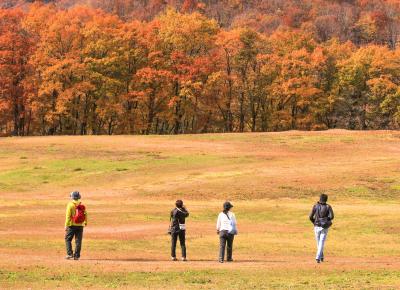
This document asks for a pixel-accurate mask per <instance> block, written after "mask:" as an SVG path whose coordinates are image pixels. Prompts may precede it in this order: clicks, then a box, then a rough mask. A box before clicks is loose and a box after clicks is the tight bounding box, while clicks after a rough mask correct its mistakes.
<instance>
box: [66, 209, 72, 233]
mask: <svg viewBox="0 0 400 290" xmlns="http://www.w3.org/2000/svg"><path fill="white" fill-rule="evenodd" d="M71 211H72V207H71V203H68V205H67V211H66V212H65V230H67V228H68V227H70V226H72V219H71V216H72V212H71Z"/></svg>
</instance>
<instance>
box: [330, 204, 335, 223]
mask: <svg viewBox="0 0 400 290" xmlns="http://www.w3.org/2000/svg"><path fill="white" fill-rule="evenodd" d="M328 217H329V219H330V220H333V219H334V218H335V215H334V214H333V209H332V207H331V206H329V212H328Z"/></svg>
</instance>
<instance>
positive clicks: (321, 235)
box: [314, 227, 328, 260]
mask: <svg viewBox="0 0 400 290" xmlns="http://www.w3.org/2000/svg"><path fill="white" fill-rule="evenodd" d="M314 233H315V240H316V241H317V255H316V256H315V259H316V260H321V259H323V258H324V245H325V240H326V237H327V235H328V229H324V228H322V227H314Z"/></svg>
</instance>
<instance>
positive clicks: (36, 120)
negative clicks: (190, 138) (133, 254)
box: [0, 0, 400, 135]
mask: <svg viewBox="0 0 400 290" xmlns="http://www.w3.org/2000/svg"><path fill="white" fill-rule="evenodd" d="M64 2H68V1H64ZM70 2H71V1H70ZM89 2H90V1H89ZM92 2H93V1H92ZM97 2H99V1H97ZM100 2H101V1H100ZM105 2H107V1H105ZM109 2H110V3H111V2H113V3H115V2H116V1H109ZM122 2H124V3H125V2H126V3H128V2H129V1H121V3H122ZM131 2H132V1H131ZM137 2H142V1H137ZM144 2H148V1H144ZM150 2H151V1H150ZM206 2H208V1H203V2H201V3H200V2H199V1H183V3H181V4H182V5H180V9H179V10H178V9H176V6H174V7H170V8H167V9H166V10H165V11H163V12H162V13H161V14H159V15H158V16H156V17H154V18H153V17H152V18H151V19H149V20H147V21H144V20H141V21H139V20H134V19H133V18H136V19H141V18H140V17H133V16H132V15H131V14H132V13H134V12H130V13H131V14H129V15H130V16H129V17H127V13H125V14H124V13H119V12H118V11H117V12H118V13H117V14H118V15H116V14H115V13H111V12H106V11H105V10H101V9H95V8H92V7H89V6H74V7H70V8H65V7H66V6H64V7H63V6H59V5H55V4H43V3H34V4H31V5H29V7H28V8H26V9H25V8H24V9H23V10H22V9H19V8H10V9H0V134H1V135H54V134H74V135H75V134H83V135H85V134H180V133H203V132H243V131H278V130H289V129H301V130H322V129H328V128H348V129H362V130H364V129H397V128H398V127H399V125H400V48H398V47H397V44H398V41H397V39H398V33H400V26H399V21H400V20H399V19H400V14H399V11H400V8H399V7H400V4H399V5H397V4H396V3H398V1H392V2H390V1H374V2H376V3H378V2H379V3H384V4H385V5H386V6H384V7H385V9H386V10H385V13H386V14H385V15H386V16H387V17H386V16H385V17H386V18H385V17H384V16H383V15H382V14H379V13H378V12H379V11H380V10H379V11H378V12H377V11H375V10H371V9H372V8H371V7H372V6H371V7H369V6H368V5H367V4H368V3H369V1H323V2H332V3H333V2H334V4H332V7H336V8H337V7H339V8H340V7H341V8H342V9H346V7H347V8H348V7H350V6H349V5H350V4H349V3H348V2H358V3H361V2H364V4H363V5H364V6H365V11H369V12H368V13H366V12H365V14H363V15H361V14H360V15H358V18H357V19H358V20H357V22H355V23H352V26H351V27H348V26H347V24H348V23H347V22H342V23H340V22H338V23H336V22H335V23H332V22H331V21H330V20H329V19H326V20H325V22H324V21H323V19H325V18H323V19H321V18H320V17H317V16H315V15H313V18H312V19H311V20H310V19H309V18H305V19H304V18H302V17H300V18H299V19H298V18H296V17H295V16H293V17H291V18H290V19H289V18H288V12H287V11H288V10H287V9H286V8H285V9H286V10H284V9H283V8H284V7H283V8H282V9H283V10H277V11H275V14H274V15H276V18H274V19H275V20H276V21H275V20H274V21H273V19H269V18H268V19H269V21H270V22H268V21H267V20H266V19H264V18H262V17H261V16H262V15H263V14H260V15H261V16H260V15H259V17H261V18H259V19H258V18H256V19H254V18H253V17H252V16H251V15H252V14H251V13H250V12H249V13H248V14H245V13H244V12H243V13H242V16H243V15H247V16H248V18H246V17H244V16H243V17H244V18H243V17H242V18H240V17H239V19H237V18H238V17H236V18H235V21H233V20H232V19H231V20H230V21H227V22H226V23H225V24H224V23H221V21H219V20H220V19H217V17H214V16H215V15H214V16H212V15H211V16H210V15H209V13H208V14H207V13H206V12H205V11H206V10H207V9H208V8H207V7H208V6H207V5H206ZM210 2H215V1H210ZM221 2H223V1H221ZM228 2H233V1H228ZM237 2H238V3H239V4H240V3H242V1H237ZM267 2H268V1H267ZM269 2H273V1H269ZM275 2H276V1H275ZM278 2H280V1H278ZM283 2H285V1H282V3H283ZM286 2H287V1H286ZM292 2H297V1H292ZM300 2H301V1H300ZM302 2H303V3H304V2H305V1H302ZM309 2H310V3H314V4H313V5H316V4H315V3H318V2H321V1H311V0H310V1H309ZM185 3H186V4H185ZM365 3H367V4H365ZM371 3H372V2H371ZM200 4H201V5H200ZM242 4H243V3H242ZM121 5H122V4H121ZM184 5H186V6H184ZM193 5H194V6H193ZM209 5H212V3H211V4H209ZM310 5H311V4H310ZM321 5H322V4H321ZM351 5H354V4H351ZM359 5H361V4H359ZM371 5H372V4H371ZM100 6H101V5H97V6H96V7H100ZM185 7H186V8H185ZM240 7H242V6H240ZM310 7H314V6H312V5H311V6H310ZM360 7H361V6H360ZM368 7H369V8H368ZM374 7H375V6H374ZM221 9H222V8H221ZM241 9H244V8H243V7H242V8H241ZM332 9H333V8H332ZM368 9H369V10H368ZM106 10H107V9H106ZM132 11H135V10H134V9H133V8H132ZM207 11H208V10H207ZM224 11H226V7H225V8H224V9H222V10H221V13H222V12H224ZM232 11H233V10H232ZM235 11H236V10H235ZM243 11H244V10H243ZM246 11H247V10H246ZM249 11H250V10H249ZM282 11H285V12H284V13H283V12H282ZM343 11H344V10H343ZM343 11H342V12H343ZM374 11H375V12H374ZM208 12H209V11H208ZM297 12H298V14H301V13H300V12H301V11H297ZM314 12H315V13H317V12H316V10H315V9H314ZM224 13H225V12H224ZM293 13H294V12H293ZM360 13H361V12H360ZM374 13H375V14H374ZM207 15H209V16H207ZM296 15H297V14H296ZM338 15H339V14H338ZM340 15H341V14H340ZM389 16H390V17H391V18H390V17H389ZM388 17H389V18H388ZM142 18H143V17H142ZM316 19H320V21H321V24H320V28H321V29H322V28H323V27H324V25H325V24H326V28H329V29H330V30H329V31H326V33H322V32H321V29H317V28H318V27H319V26H318V25H319V24H318V25H317V23H314V21H316ZM382 19H383V20H385V21H386V22H385V23H383V22H382V21H383V20H382ZM239 20H240V21H239ZM278 20H279V21H278ZM289 20H290V21H289ZM295 20H296V21H297V22H298V23H297V22H296V23H295V22H293V21H295ZM266 21H267V22H266ZM271 21H272V22H271ZM380 21H381V22H380ZM228 23H229V25H228ZM274 23H275V24H274ZM318 23H319V22H318ZM388 23H389V24H388ZM261 24H263V25H262V26H261V27H260V25H261ZM335 25H339V26H338V27H336V26H335ZM334 26H335V27H336V28H335V29H336V30H332V29H333V28H332V27H334ZM345 29H347V30H351V34H348V35H345V34H344V33H345V32H342V30H345ZM338 31H339V32H340V33H339V32H338ZM321 33H322V34H321ZM342 33H343V35H341V34H342ZM350 36H351V37H350Z"/></svg>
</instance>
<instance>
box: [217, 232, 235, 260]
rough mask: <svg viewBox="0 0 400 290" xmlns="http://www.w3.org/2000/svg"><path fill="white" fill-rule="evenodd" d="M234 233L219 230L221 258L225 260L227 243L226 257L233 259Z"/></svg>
mask: <svg viewBox="0 0 400 290" xmlns="http://www.w3.org/2000/svg"><path fill="white" fill-rule="evenodd" d="M234 237H235V236H234V235H232V234H230V233H228V231H220V232H219V259H220V260H221V261H223V260H224V257H225V245H226V259H227V260H228V261H230V260H232V246H233V239H234Z"/></svg>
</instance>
